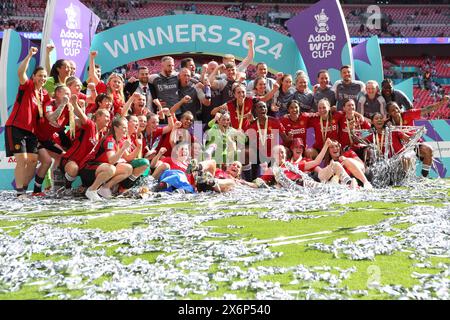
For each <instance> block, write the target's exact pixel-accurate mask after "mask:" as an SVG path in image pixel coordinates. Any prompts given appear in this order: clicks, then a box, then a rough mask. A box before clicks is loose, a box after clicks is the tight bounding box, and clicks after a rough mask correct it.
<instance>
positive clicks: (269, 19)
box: [0, 0, 450, 37]
mask: <svg viewBox="0 0 450 320" xmlns="http://www.w3.org/2000/svg"><path fill="white" fill-rule="evenodd" d="M82 2H83V3H85V4H86V6H88V7H90V8H92V9H93V11H94V12H95V13H96V14H97V15H98V16H99V17H100V18H102V22H101V24H100V26H99V31H101V30H105V29H108V28H111V27H113V26H116V25H118V24H120V23H124V22H126V21H130V20H136V19H142V18H146V17H153V16H161V15H171V14H182V13H196V14H212V15H221V16H228V17H231V18H236V19H243V20H246V21H249V22H254V23H257V24H260V25H262V26H265V27H270V28H273V29H275V30H276V31H278V32H281V33H283V34H288V31H287V29H286V27H285V25H284V23H285V21H286V19H279V18H277V15H276V14H277V13H288V14H289V15H290V16H294V15H296V14H297V13H298V12H299V11H301V10H303V9H304V8H306V7H307V6H308V4H305V3H303V4H281V3H280V4H275V5H274V4H272V3H257V4H256V3H251V4H249V3H246V2H240V3H236V4H220V3H211V2H209V3H206V2H205V3H202V2H198V3H194V2H188V3H182V2H157V1H152V2H148V1H137V0H136V1H112V0H96V1H93V0H84V1H82ZM17 3H18V1H11V0H8V1H4V2H3V4H2V5H0V10H1V11H0V16H1V15H3V16H2V17H3V18H4V19H5V18H6V19H8V18H10V19H13V20H16V21H17V20H18V19H17V17H21V18H22V17H27V18H30V17H31V18H35V19H36V20H38V21H39V20H42V19H43V16H44V11H45V5H46V1H45V0H36V1H29V2H28V5H17ZM380 8H381V12H382V19H381V20H380V21H381V23H380V26H379V27H377V28H375V29H374V28H370V26H369V24H370V23H367V19H368V17H369V16H370V14H369V13H367V12H366V10H367V5H345V4H344V6H343V9H344V14H345V17H346V20H347V24H348V26H349V29H350V34H351V35H352V36H370V35H374V34H377V35H379V36H394V37H400V36H412V37H425V36H442V37H444V36H449V34H450V29H449V26H448V20H449V18H450V9H449V8H448V7H443V6H427V7H419V8H418V7H415V6H408V7H405V6H402V7H395V6H387V5H386V6H383V5H381V6H380ZM8 20H9V19H8ZM20 20H22V19H20ZM5 22H6V23H7V24H8V22H9V21H5ZM15 26H16V27H18V26H20V23H18V24H15ZM37 27H39V26H37ZM33 31H40V29H35V30H33Z"/></svg>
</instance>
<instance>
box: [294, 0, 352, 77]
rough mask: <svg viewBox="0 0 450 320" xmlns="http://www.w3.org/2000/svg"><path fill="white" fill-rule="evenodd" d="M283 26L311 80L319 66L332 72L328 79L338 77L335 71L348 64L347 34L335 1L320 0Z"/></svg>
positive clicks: (340, 9) (348, 44)
mask: <svg viewBox="0 0 450 320" xmlns="http://www.w3.org/2000/svg"><path fill="white" fill-rule="evenodd" d="M286 25H287V28H288V30H289V32H290V33H291V35H292V37H293V38H294V40H295V42H296V44H297V47H298V48H299V50H300V53H301V55H302V57H303V61H304V63H305V66H306V69H307V72H308V75H309V77H310V78H311V79H316V77H317V73H318V71H319V70H320V69H328V70H329V71H332V72H330V76H331V77H332V78H333V76H335V77H339V72H337V73H336V71H339V69H340V67H341V66H342V65H344V64H351V61H352V52H351V45H350V37H349V34H348V29H347V24H346V23H345V17H344V14H343V12H342V8H341V6H340V4H339V2H338V1H337V0H321V1H319V2H317V3H315V4H314V5H312V6H310V7H309V8H307V9H305V10H303V11H301V12H300V13H299V14H298V15H296V16H295V17H293V18H291V19H290V20H288V21H287V23H286ZM353 71H354V70H353ZM331 80H332V81H336V80H338V79H331Z"/></svg>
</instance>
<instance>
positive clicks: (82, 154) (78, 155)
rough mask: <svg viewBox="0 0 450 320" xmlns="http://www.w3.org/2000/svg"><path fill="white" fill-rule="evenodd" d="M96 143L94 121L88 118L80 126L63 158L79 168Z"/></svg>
mask: <svg viewBox="0 0 450 320" xmlns="http://www.w3.org/2000/svg"><path fill="white" fill-rule="evenodd" d="M97 143H98V139H97V128H96V126H95V122H93V121H92V120H90V119H88V121H87V122H86V123H85V124H84V125H83V126H82V127H81V130H80V131H79V134H78V135H77V136H76V137H75V140H74V141H73V144H72V146H71V147H70V148H69V150H67V151H66V153H65V154H64V155H63V159H66V160H70V161H74V162H75V163H76V164H77V165H78V167H79V168H82V167H83V166H84V164H85V161H84V160H85V158H86V157H87V156H88V155H89V154H90V153H91V152H93V150H94V149H95V147H96V146H97Z"/></svg>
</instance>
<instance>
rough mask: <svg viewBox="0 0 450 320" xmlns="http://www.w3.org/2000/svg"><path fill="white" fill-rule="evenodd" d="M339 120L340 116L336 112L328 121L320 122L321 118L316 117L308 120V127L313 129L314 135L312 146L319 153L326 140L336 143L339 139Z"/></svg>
mask: <svg viewBox="0 0 450 320" xmlns="http://www.w3.org/2000/svg"><path fill="white" fill-rule="evenodd" d="M341 118H342V114H340V113H337V112H336V113H334V114H333V115H332V116H331V118H330V119H329V120H322V118H320V117H318V116H317V117H311V118H310V119H309V122H308V123H309V125H308V126H309V127H312V128H314V135H315V142H314V145H313V148H314V149H316V150H318V151H320V150H321V149H322V147H323V145H324V143H325V140H326V139H327V138H330V139H332V140H336V141H337V140H338V139H339V121H340V120H341ZM321 123H322V125H321ZM322 130H323V131H322ZM322 134H323V136H322ZM324 138H325V140H324Z"/></svg>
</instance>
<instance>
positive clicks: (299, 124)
mask: <svg viewBox="0 0 450 320" xmlns="http://www.w3.org/2000/svg"><path fill="white" fill-rule="evenodd" d="M308 119H309V117H307V116H305V115H301V116H299V117H298V119H297V121H292V120H291V119H290V118H289V117H282V118H281V119H280V121H281V124H282V125H283V127H284V129H285V130H286V135H288V136H289V135H290V134H291V135H292V138H293V139H295V138H301V139H302V140H303V142H304V143H306V129H307V128H308Z"/></svg>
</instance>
